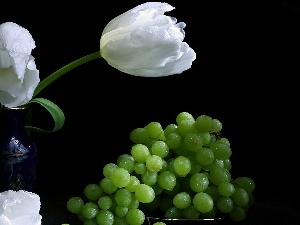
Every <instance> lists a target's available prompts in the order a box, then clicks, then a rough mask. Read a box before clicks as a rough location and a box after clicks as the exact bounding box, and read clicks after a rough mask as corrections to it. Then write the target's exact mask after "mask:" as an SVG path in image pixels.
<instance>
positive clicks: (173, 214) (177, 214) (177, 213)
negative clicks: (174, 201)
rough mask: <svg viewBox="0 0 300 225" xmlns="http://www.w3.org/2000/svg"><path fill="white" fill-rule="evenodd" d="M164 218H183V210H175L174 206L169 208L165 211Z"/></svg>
mask: <svg viewBox="0 0 300 225" xmlns="http://www.w3.org/2000/svg"><path fill="white" fill-rule="evenodd" d="M164 216H165V217H166V218H167V219H182V218H183V210H182V209H179V208H176V206H174V205H173V206H171V207H170V208H168V209H167V211H166V212H165V214H164Z"/></svg>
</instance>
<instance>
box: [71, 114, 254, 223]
mask: <svg viewBox="0 0 300 225" xmlns="http://www.w3.org/2000/svg"><path fill="white" fill-rule="evenodd" d="M221 130H222V123H221V122H220V121H219V120H218V119H213V118H212V117H210V116H207V115H200V116H198V117H197V118H195V117H193V115H191V114H190V113H188V112H181V113H179V114H178V115H177V117H176V123H173V124H169V125H167V126H166V127H165V128H164V129H163V127H162V125H161V124H160V123H159V122H150V123H148V124H147V125H146V126H145V127H141V128H135V129H133V130H132V131H131V133H130V139H131V141H132V142H133V144H132V146H131V148H130V150H129V151H128V152H127V153H124V154H121V155H120V156H119V157H118V158H117V160H116V162H111V163H108V164H106V165H105V166H104V167H103V176H102V179H101V180H100V181H99V183H98V184H88V185H87V186H86V187H85V188H84V190H83V194H84V196H82V197H79V196H76V197H71V198H70V199H69V200H68V202H67V209H68V210H69V211H70V212H71V213H74V214H76V215H77V216H78V218H79V219H80V220H81V221H82V222H83V224H84V225H141V224H143V223H144V222H145V218H146V215H147V216H156V217H161V218H167V219H201V218H216V217H223V216H227V217H228V216H229V217H230V218H231V219H232V220H233V221H237V222H239V221H242V220H244V219H245V217H246V213H247V210H248V209H249V207H250V206H251V205H252V204H253V202H254V198H253V191H254V189H255V183H254V181H253V180H252V179H251V178H250V177H246V176H243V177H237V178H232V177H231V173H230V170H231V168H232V164H231V159H230V157H231V155H232V149H231V147H230V142H229V140H228V139H227V138H224V137H221Z"/></svg>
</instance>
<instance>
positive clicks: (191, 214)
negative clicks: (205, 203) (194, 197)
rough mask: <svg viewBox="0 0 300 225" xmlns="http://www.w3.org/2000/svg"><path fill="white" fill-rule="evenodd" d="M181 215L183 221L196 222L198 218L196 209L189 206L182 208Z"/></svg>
mask: <svg viewBox="0 0 300 225" xmlns="http://www.w3.org/2000/svg"><path fill="white" fill-rule="evenodd" d="M182 214H183V218H184V219H189V220H196V219H198V218H199V216H200V212H199V211H198V210H197V209H196V207H195V206H194V205H189V206H188V207H187V208H184V209H183V211H182Z"/></svg>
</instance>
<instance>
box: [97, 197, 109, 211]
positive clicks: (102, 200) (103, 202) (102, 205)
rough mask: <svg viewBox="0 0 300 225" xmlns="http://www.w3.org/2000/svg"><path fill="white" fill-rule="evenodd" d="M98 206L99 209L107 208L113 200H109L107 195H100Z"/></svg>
mask: <svg viewBox="0 0 300 225" xmlns="http://www.w3.org/2000/svg"><path fill="white" fill-rule="evenodd" d="M97 203H98V206H99V208H100V209H106V210H107V209H109V208H110V207H111V206H112V203H113V201H112V200H111V198H110V197H109V196H107V195H105V196H101V197H100V198H99V199H98V202H97Z"/></svg>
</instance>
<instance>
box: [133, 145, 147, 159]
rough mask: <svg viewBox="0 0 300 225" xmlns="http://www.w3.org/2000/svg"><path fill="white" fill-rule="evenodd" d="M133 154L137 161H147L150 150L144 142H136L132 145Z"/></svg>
mask: <svg viewBox="0 0 300 225" xmlns="http://www.w3.org/2000/svg"><path fill="white" fill-rule="evenodd" d="M131 155H132V157H133V158H134V160H135V161H136V162H146V160H147V158H148V156H150V150H149V149H148V147H147V146H146V145H144V144H135V145H133V146H132V147H131Z"/></svg>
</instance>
